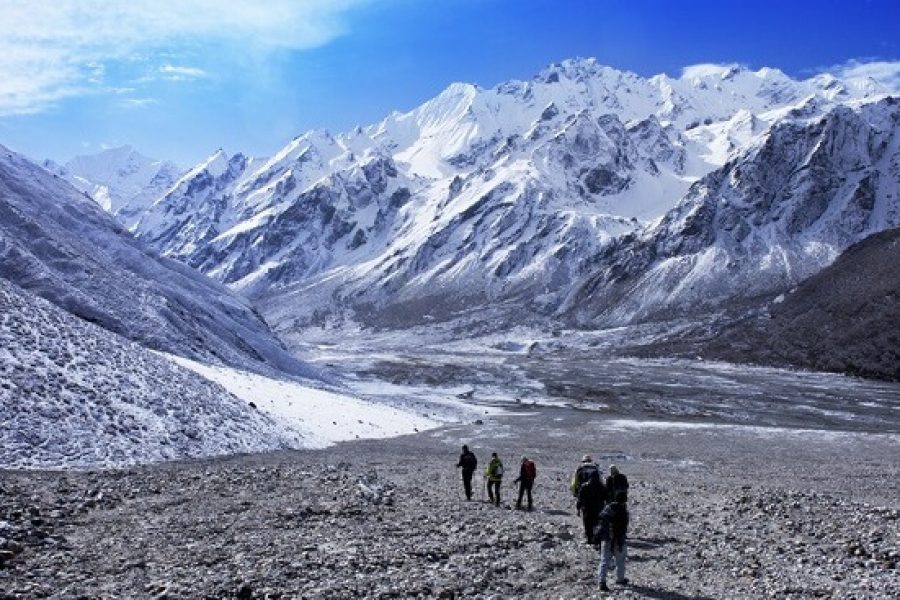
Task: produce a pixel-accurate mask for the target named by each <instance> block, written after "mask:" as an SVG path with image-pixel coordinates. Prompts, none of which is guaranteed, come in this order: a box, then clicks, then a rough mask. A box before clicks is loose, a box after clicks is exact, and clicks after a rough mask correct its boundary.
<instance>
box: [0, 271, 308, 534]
mask: <svg viewBox="0 0 900 600" xmlns="http://www.w3.org/2000/svg"><path fill="white" fill-rule="evenodd" d="M0 422H2V423H3V427H2V428H0V448H2V449H3V450H2V454H3V458H2V461H0V462H2V467H3V468H37V467H39V468H71V467H76V468H77V467H97V466H124V465H129V464H134V463H145V462H154V461H160V460H173V459H181V458H189V457H199V456H211V455H217V454H234V453H241V452H259V451H264V450H272V449H277V448H281V447H286V446H287V444H288V443H289V441H291V440H288V439H287V438H282V437H280V436H279V434H278V431H279V430H278V428H277V427H276V425H275V423H274V421H273V420H272V419H271V418H269V417H268V416H266V415H265V413H262V412H260V411H257V410H254V409H253V408H251V407H250V406H249V405H248V404H247V403H246V402H243V401H241V400H238V399H237V398H236V397H234V396H232V395H231V394H229V393H228V392H226V391H225V390H224V389H223V388H221V387H220V386H218V385H215V384H213V383H211V382H209V381H207V380H206V379H203V378H201V377H197V376H196V375H194V374H193V373H191V372H190V371H187V370H185V369H182V368H180V367H177V366H176V365H174V364H173V363H171V362H170V361H168V360H166V359H165V358H163V357H161V356H159V355H157V354H154V353H152V352H150V351H148V350H146V349H145V348H143V347H141V346H139V345H137V344H135V343H132V342H129V341H127V340H125V339H123V338H121V337H119V336H117V335H115V334H113V333H110V332H109V331H107V330H105V329H102V328H101V327H97V326H96V325H93V324H91V323H87V322H85V321H83V320H82V319H79V318H77V317H75V316H73V315H71V314H69V313H67V312H65V311H63V310H61V309H59V308H57V307H56V306H54V305H53V304H51V303H49V302H47V301H46V300H44V299H42V298H38V297H36V296H33V295H32V294H31V293H29V292H27V291H25V290H23V289H22V288H19V287H18V286H16V285H14V284H12V283H10V282H9V281H7V280H5V279H3V278H0ZM0 537H2V534H0Z"/></svg>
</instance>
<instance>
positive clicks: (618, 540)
mask: <svg viewBox="0 0 900 600" xmlns="http://www.w3.org/2000/svg"><path fill="white" fill-rule="evenodd" d="M626 502H627V494H626V493H625V492H623V491H622V490H619V491H618V492H616V497H615V501H614V502H613V503H612V504H610V505H608V506H607V507H606V508H605V509H603V512H602V513H600V526H599V527H598V528H597V537H598V538H600V568H599V570H598V572H597V578H598V579H599V580H600V590H601V591H604V592H608V591H609V588H608V587H607V585H606V573H607V571H608V570H609V561H610V560H611V559H612V558H615V560H616V583H617V584H619V585H628V579H627V578H626V577H625V555H626V553H627V552H626V547H627V545H628V544H627V538H628V507H627V506H625V503H626Z"/></svg>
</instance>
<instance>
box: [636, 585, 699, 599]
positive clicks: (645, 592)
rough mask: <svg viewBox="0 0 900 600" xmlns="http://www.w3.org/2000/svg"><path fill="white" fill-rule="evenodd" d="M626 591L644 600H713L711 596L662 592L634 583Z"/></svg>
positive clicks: (670, 591) (669, 591)
mask: <svg viewBox="0 0 900 600" xmlns="http://www.w3.org/2000/svg"><path fill="white" fill-rule="evenodd" d="M628 589H629V590H631V591H632V592H634V593H635V594H637V595H638V596H641V597H644V598H656V599H657V600H713V598H712V597H711V596H699V595H688V594H682V593H681V592H673V591H672V590H662V589H658V588H652V587H649V586H646V585H639V584H636V583H632V584H629V586H628Z"/></svg>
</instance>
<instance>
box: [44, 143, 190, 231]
mask: <svg viewBox="0 0 900 600" xmlns="http://www.w3.org/2000/svg"><path fill="white" fill-rule="evenodd" d="M42 164H43V166H44V168H46V169H47V170H49V171H50V172H52V173H55V174H56V175H59V176H61V177H63V178H65V179H66V180H68V181H69V182H70V183H71V184H72V185H74V186H75V187H76V188H78V189H79V190H80V191H82V192H87V194H88V195H89V196H90V197H91V198H93V199H94V200H95V201H96V202H97V204H99V205H100V206H101V207H102V208H103V209H104V210H105V211H107V212H109V213H111V214H113V215H114V216H115V217H116V218H117V219H118V220H119V221H120V222H121V223H122V224H123V225H125V227H126V228H129V229H130V228H132V227H133V226H134V225H135V224H136V223H137V219H138V218H139V216H140V214H141V213H142V212H143V211H144V210H146V208H147V207H148V206H150V204H151V203H152V202H153V201H154V200H156V199H157V198H159V197H160V196H162V195H163V194H165V193H166V191H168V189H169V188H170V187H172V185H173V184H174V183H175V181H177V180H178V177H179V176H180V175H181V174H182V173H183V172H184V169H182V168H180V167H179V166H178V165H176V164H174V163H172V162H168V161H162V160H155V159H152V158H148V157H146V156H144V155H143V154H140V153H139V152H137V151H136V150H135V149H134V148H132V147H131V146H122V147H119V148H112V149H109V150H104V151H103V152H100V153H98V154H91V155H85V156H76V157H75V158H73V159H72V160H70V161H68V162H67V163H66V164H65V165H58V164H56V163H54V162H53V161H51V160H45V161H44V162H43V163H42Z"/></svg>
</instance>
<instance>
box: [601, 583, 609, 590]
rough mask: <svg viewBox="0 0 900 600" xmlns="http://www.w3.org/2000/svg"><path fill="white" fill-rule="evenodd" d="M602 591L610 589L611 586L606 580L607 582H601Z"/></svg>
mask: <svg viewBox="0 0 900 600" xmlns="http://www.w3.org/2000/svg"><path fill="white" fill-rule="evenodd" d="M600 591H601V592H608V591H609V586H607V585H606V582H605V581H601V582H600Z"/></svg>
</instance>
